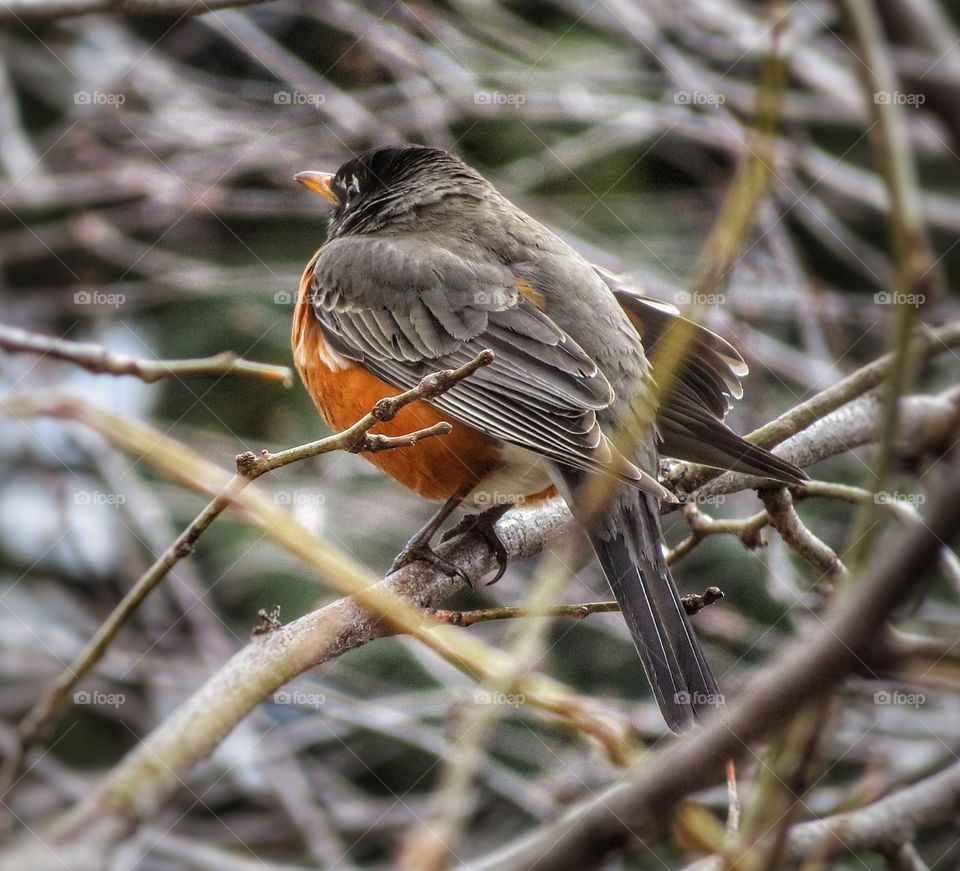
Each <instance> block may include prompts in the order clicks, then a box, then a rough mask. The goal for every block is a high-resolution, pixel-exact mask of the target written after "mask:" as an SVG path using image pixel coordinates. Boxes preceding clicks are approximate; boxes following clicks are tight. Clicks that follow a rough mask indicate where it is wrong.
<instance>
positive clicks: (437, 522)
mask: <svg viewBox="0 0 960 871" xmlns="http://www.w3.org/2000/svg"><path fill="white" fill-rule="evenodd" d="M469 492H470V491H469V489H468V490H463V491H460V492H458V493H455V494H454V495H453V496H451V497H450V498H449V499H448V500H447V501H446V502H444V503H443V505H441V506H440V510H439V511H438V512H437V513H436V514H434V515H433V517H431V518H430V519H429V520H428V521H427V522H426V523H425V524H424V525H423V527H422V528H421V529H420V530H419V531H417V532H416V533H415V534H414V535H413V537H412V538H411V539H410V540H409V541H408V542H407V543H406V544H405V545H404V546H403V550H401V551H400V553H399V554H397V558H396V559H395V560H394V561H393V565H392V566H390V573H391V574H392V573H393V572H395V571H398V570H399V569H402V568H403V567H404V566H407V565H410V563H414V562H417V560H423V561H424V562H428V563H430V565H432V566H436V567H437V568H438V569H440V571H442V572H445V573H446V574H448V575H456V576H458V577H460V578H463V580H464V581H466V583H467V584H469V585H470V587H473V581H471V580H470V578H469V577H468V576H467V573H466V572H465V571H464V570H463V569H461V568H460V567H459V566H456V565H454V564H453V563H452V562H450V560H448V559H444V558H443V557H442V556H440V554H438V553H437V552H436V551H435V550H434V549H433V548H432V547H431V546H430V542H431V541H432V540H433V537H434V536H435V535H436V534H437V531H438V530H439V529H440V527H441V526H443V523H444V521H445V520H446V519H447V518H448V517H449V516H450V515H451V514H453V512H454V511H455V510H456V508H457V506H459V505H460V503H461V502H463V500H464V499H465V498H466V496H467V493H469Z"/></svg>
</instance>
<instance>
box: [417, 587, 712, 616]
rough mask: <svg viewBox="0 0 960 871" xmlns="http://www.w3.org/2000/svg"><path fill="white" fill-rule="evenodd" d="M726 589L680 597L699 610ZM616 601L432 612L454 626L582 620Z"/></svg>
mask: <svg viewBox="0 0 960 871" xmlns="http://www.w3.org/2000/svg"><path fill="white" fill-rule="evenodd" d="M722 598H723V592H722V590H721V589H720V588H719V587H707V589H706V590H704V591H703V593H701V594H698V593H688V594H687V595H686V596H682V597H681V601H682V602H683V607H684V609H685V610H686V612H687V613H688V614H691V615H693V614H699V613H700V612H701V611H702V610H703V609H704V608H706V607H707V606H708V605H712V604H713V603H714V602H719V601H720V600H721V599H722ZM619 610H620V606H619V605H618V604H617V603H616V602H583V603H582V604H580V605H554V606H553V607H550V608H519V607H512V606H509V605H503V606H501V607H499V608H479V609H477V610H475V611H444V610H441V609H434V610H432V611H431V612H430V613H431V614H432V615H433V616H434V617H435V618H436V619H437V620H440V621H441V622H443V623H450V624H451V625H453V626H473V625H474V624H475V623H489V622H490V621H492V620H516V619H521V618H525V617H572V618H573V619H574V620H582V619H583V618H584V617H589V616H590V615H591V614H606V613H609V612H610V611H619Z"/></svg>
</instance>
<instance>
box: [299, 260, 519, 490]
mask: <svg viewBox="0 0 960 871" xmlns="http://www.w3.org/2000/svg"><path fill="white" fill-rule="evenodd" d="M312 271H313V261H311V262H310V264H309V265H308V266H307V271H306V272H305V273H304V279H303V280H302V281H301V286H300V298H299V299H298V300H297V306H296V311H295V312H294V317H293V333H292V336H291V339H292V344H293V358H294V362H295V364H296V367H297V370H298V371H299V373H300V377H301V378H302V379H303V383H304V385H305V386H306V388H307V391H308V392H309V393H310V396H311V397H313V401H314V403H315V404H316V406H317V409H318V411H319V412H320V415H321V416H322V417H323V419H324V420H325V421H326V422H327V425H328V426H329V427H330V428H331V429H333V430H335V431H338V430H342V429H346V428H347V427H348V426H351V425H352V424H354V423H356V422H357V421H358V420H359V419H360V418H361V417H363V416H364V415H365V414H367V413H368V412H369V411H370V409H372V408H373V406H374V405H375V404H376V402H377V400H379V399H383V398H384V397H385V396H395V395H396V394H397V393H398V392H399V391H398V390H397V389H396V388H395V387H393V386H391V385H390V384H386V383H385V382H383V381H381V380H380V379H378V378H376V377H375V376H373V375H371V374H370V373H369V372H367V370H366V369H364V368H363V367H362V366H360V365H358V364H356V363H353V362H351V361H342V360H341V361H337V359H336V357H337V355H335V354H333V353H331V351H330V350H329V349H328V348H327V347H326V343H325V342H324V339H323V333H322V332H321V331H320V328H319V326H318V325H317V322H316V319H315V317H314V314H313V310H312V308H311V307H310V305H309V302H308V301H307V299H306V294H307V292H308V290H309V276H310V275H311V274H312ZM440 421H447V422H449V423H451V424H452V425H453V431H452V432H451V433H449V435H445V436H437V437H435V438H430V439H426V440H424V441H422V442H420V443H419V444H417V445H414V446H413V447H409V448H396V449H394V450H389V451H381V452H379V453H375V454H363V456H364V458H365V459H367V460H368V461H369V462H371V463H373V464H374V465H375V466H377V467H378V468H379V469H381V470H382V471H384V472H386V473H387V474H388V475H390V477H391V478H394V479H396V480H397V481H399V482H400V483H401V484H403V485H404V486H406V487H409V488H410V489H411V490H414V491H416V492H417V493H419V494H420V495H421V496H423V497H424V498H425V499H433V500H438V501H440V500H446V499H449V498H450V497H451V496H453V495H454V494H455V493H457V492H459V491H460V490H461V489H463V488H465V487H468V486H469V487H473V486H475V485H476V484H478V483H479V482H480V481H481V480H483V478H484V477H485V476H486V475H487V474H488V473H489V472H490V471H491V470H492V469H493V468H494V466H496V464H497V460H498V457H499V454H500V448H499V446H498V444H497V442H496V440H495V439H492V438H491V437H490V436H487V435H484V434H483V433H481V432H479V431H478V430H475V429H473V428H472V427H469V426H466V425H465V424H462V423H459V422H457V421H456V420H454V419H452V418H450V417H448V416H447V415H445V414H443V413H442V412H441V411H438V410H437V409H436V408H434V407H433V406H431V405H428V404H427V403H426V402H415V403H412V404H411V405H408V406H407V407H406V408H403V409H401V411H400V412H399V413H398V414H397V416H396V417H395V418H394V419H393V420H390V421H386V422H384V423H380V424H377V426H375V427H374V428H373V429H372V430H371V432H375V433H383V434H384V435H390V436H397V435H406V434H407V433H411V432H413V431H414V430H418V429H423V428H425V427H428V426H433V425H434V424H436V423H439V422H440Z"/></svg>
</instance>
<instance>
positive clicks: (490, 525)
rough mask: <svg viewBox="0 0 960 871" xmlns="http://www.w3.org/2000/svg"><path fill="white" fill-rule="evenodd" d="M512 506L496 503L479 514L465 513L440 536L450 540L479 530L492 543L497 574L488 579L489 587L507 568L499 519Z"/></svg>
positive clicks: (444, 539)
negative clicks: (498, 532) (498, 525)
mask: <svg viewBox="0 0 960 871" xmlns="http://www.w3.org/2000/svg"><path fill="white" fill-rule="evenodd" d="M512 507H513V506H511V505H509V504H507V505H495V506H494V507H493V508H488V509H487V510H486V511H481V512H480V513H479V514H465V515H464V516H463V518H462V519H461V520H460V522H459V523H458V524H457V525H456V526H454V527H453V529H448V530H447V531H446V532H445V533H444V534H443V535H442V536H440V541H449V540H450V539H451V538H453V537H454V536H455V535H460V534H461V533H463V532H479V533H480V535H482V536H483V539H484V541H486V543H487V544H488V545H490V549H491V550H492V551H493V552H494V554H495V555H496V557H497V574H496V576H495V577H494V579H493V580H492V581H487V586H488V587H489V586H490V584H495V583H496V582H497V581H499V580H500V578H502V577H503V573H504V572H505V571H506V570H507V549H506V547H504V545H503V542H502V541H501V540H500V536H499V535H498V534H497V521H498V520H499V519H500V518H501V517H503V515H504V514H506V513H507V511H509V510H510V508H512Z"/></svg>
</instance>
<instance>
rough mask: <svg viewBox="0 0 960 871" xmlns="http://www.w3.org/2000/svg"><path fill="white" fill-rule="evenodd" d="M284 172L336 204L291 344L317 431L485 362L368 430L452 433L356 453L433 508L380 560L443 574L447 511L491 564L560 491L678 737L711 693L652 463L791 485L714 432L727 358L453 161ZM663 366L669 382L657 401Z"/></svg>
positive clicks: (395, 152) (726, 392)
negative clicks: (505, 534) (461, 512)
mask: <svg viewBox="0 0 960 871" xmlns="http://www.w3.org/2000/svg"><path fill="white" fill-rule="evenodd" d="M296 179H297V181H299V182H300V183H302V184H303V185H304V186H305V187H307V188H308V189H310V190H311V191H313V192H315V193H317V194H319V195H320V196H322V197H324V198H325V199H327V200H329V201H330V203H332V204H333V206H334V207H335V208H334V212H333V215H332V217H331V218H330V222H329V227H328V231H327V240H326V242H325V243H324V245H323V247H321V248H320V250H319V251H318V252H317V253H316V254H315V255H314V256H313V258H312V259H311V260H310V262H309V263H308V264H307V268H306V270H305V271H304V273H303V278H302V280H301V283H300V293H299V297H298V305H297V307H296V313H295V316H294V323H293V333H292V342H293V352H294V360H295V363H296V366H297V369H298V370H299V372H300V375H301V378H302V379H303V382H304V384H305V385H306V387H307V390H308V391H309V392H310V395H311V396H312V397H313V400H314V402H315V403H316V406H317V408H318V410H319V412H320V414H321V415H322V417H323V418H324V420H325V421H326V422H327V424H328V425H329V426H330V427H331V428H332V429H334V430H340V429H343V428H345V427H348V426H350V425H351V424H353V423H354V422H355V421H356V420H357V419H359V418H360V417H362V416H363V415H364V414H366V413H367V412H368V411H369V410H370V408H371V407H372V406H373V405H374V403H375V402H376V401H377V400H379V399H381V398H383V397H385V396H391V395H394V394H396V393H397V392H398V391H399V390H405V389H409V388H411V387H414V386H415V385H416V384H417V383H418V382H419V381H420V380H421V379H422V378H423V377H424V376H425V375H428V374H429V373H431V372H435V371H437V370H440V369H450V368H456V367H458V366H460V365H462V364H464V363H466V362H468V361H469V360H471V359H473V358H474V357H475V356H476V355H477V354H478V353H479V352H480V351H482V350H485V349H491V350H493V352H494V355H495V357H494V362H493V363H492V365H490V366H487V367H485V368H481V369H480V370H478V371H477V372H476V373H475V374H474V375H473V376H471V377H470V378H468V379H466V380H464V381H462V382H461V383H459V384H457V385H456V386H455V387H454V388H453V389H452V390H450V391H449V392H447V393H446V394H444V395H442V396H439V397H437V398H436V399H432V400H430V401H429V402H426V401H421V402H417V403H414V404H412V405H410V406H407V407H406V408H405V409H403V410H402V411H401V412H400V414H398V415H397V417H396V418H395V419H393V420H391V421H389V422H385V423H383V424H381V425H379V426H378V427H376V429H375V430H374V431H376V432H382V433H384V434H387V435H401V434H404V433H408V432H411V431H413V430H416V429H421V428H424V427H428V426H432V425H434V424H436V423H438V422H441V421H447V422H449V423H451V424H453V430H452V432H451V433H450V434H449V435H447V436H444V437H443V438H436V439H429V440H426V441H423V442H421V443H419V444H418V445H417V446H416V447H415V448H410V449H403V450H393V451H386V452H381V453H374V454H366V455H365V456H366V458H367V459H368V460H369V461H370V462H372V463H373V464H374V465H376V466H378V467H379V468H380V469H382V470H383V471H384V472H386V473H387V474H388V475H390V476H391V477H392V478H394V479H396V480H397V481H399V482H400V483H401V484H404V485H405V486H407V487H409V488H411V489H412V490H414V491H416V492H417V493H419V494H420V495H421V496H423V497H425V498H427V499H431V500H437V501H442V502H443V503H444V504H443V507H442V508H441V509H440V511H439V512H438V513H437V515H436V516H435V517H434V518H433V519H432V520H431V522H430V523H428V524H427V525H426V526H425V527H424V528H423V529H422V530H420V532H419V533H417V535H415V536H414V537H413V538H412V539H411V541H410V543H408V545H407V546H406V548H404V551H403V552H402V553H401V554H400V556H399V557H398V558H397V561H396V562H395V564H394V566H395V567H398V566H399V565H403V564H406V563H407V562H410V561H411V560H415V559H428V560H430V561H432V562H434V563H436V564H438V565H440V566H441V567H443V568H445V569H446V570H449V571H457V569H456V567H454V566H450V565H449V564H447V563H445V562H444V561H443V560H442V559H440V557H438V556H437V555H436V554H435V553H434V552H433V550H432V549H431V547H430V540H431V538H432V536H433V535H434V533H436V532H437V531H438V530H439V529H440V527H441V526H442V524H443V522H444V521H445V520H446V519H447V517H449V516H450V514H452V513H453V511H454V510H455V509H456V508H458V507H459V508H461V509H465V510H467V511H468V512H472V513H469V514H468V515H467V518H466V525H473V526H475V527H477V528H478V529H480V530H481V531H482V532H484V534H486V535H488V537H489V538H490V539H491V543H492V544H493V545H494V547H495V548H496V550H497V553H498V556H499V557H500V559H501V569H500V573H502V571H503V566H504V564H505V553H504V551H503V549H502V545H499V542H498V540H497V539H496V538H495V536H494V535H493V534H492V529H493V522H494V521H495V520H496V519H497V518H498V517H499V516H500V515H502V514H503V513H504V511H505V510H506V509H507V508H509V507H510V506H512V505H520V504H526V505H529V504H533V503H536V502H538V501H541V500H544V499H548V498H551V497H553V496H555V495H557V493H559V494H560V495H562V497H563V498H564V499H565V500H566V502H567V504H568V505H569V506H570V509H571V511H572V513H573V515H574V516H575V517H576V518H577V519H578V521H579V522H580V524H581V525H582V526H583V527H584V529H585V531H586V532H587V535H588V536H589V538H590V541H591V542H592V545H593V548H594V550H595V551H596V554H597V556H598V558H599V561H600V564H601V566H602V568H603V571H604V574H605V575H606V578H607V580H608V582H609V584H610V587H611V589H612V591H613V593H614V596H615V597H616V599H617V602H618V603H619V605H620V608H621V611H622V613H623V616H624V619H625V620H626V623H627V626H628V627H629V629H630V633H631V635H632V637H633V641H634V644H635V645H636V648H637V651H638V653H639V655H640V659H641V661H642V663H643V667H644V670H645V672H646V675H647V678H648V680H649V682H650V684H651V686H652V688H653V692H654V695H655V697H656V700H657V703H658V705H659V707H660V710H661V712H662V713H663V716H664V719H665V720H666V722H667V725H668V726H669V727H670V728H671V729H672V730H674V731H682V730H684V729H685V728H687V727H689V726H690V725H691V724H692V723H693V721H694V719H695V718H698V717H699V716H700V715H702V714H703V713H704V712H705V711H706V710H708V709H709V708H710V707H712V706H714V705H717V704H718V703H719V702H720V700H721V698H722V697H721V696H720V693H719V690H718V688H717V683H716V680H715V679H714V676H713V674H712V672H711V670H710V666H709V665H708V664H707V661H706V659H705V657H704V654H703V651H702V650H701V648H700V644H699V643H698V641H697V638H696V636H695V635H694V633H693V629H692V627H691V624H690V621H689V619H688V617H687V615H686V614H685V612H684V609H683V606H682V604H681V601H680V596H679V594H678V592H677V588H676V586H675V584H674V582H673V579H672V577H671V575H670V571H669V569H668V568H667V564H666V561H665V559H664V556H663V551H662V547H661V538H662V533H661V530H660V520H659V502H660V500H669V501H676V499H675V497H674V496H673V495H672V494H671V493H670V492H669V491H668V490H667V489H666V488H664V487H663V486H662V485H661V484H660V483H659V482H658V481H657V478H656V474H657V468H658V454H659V452H663V453H665V454H667V455H669V456H673V457H677V458H679V459H685V460H691V461H694V462H698V463H704V464H707V465H710V466H714V467H718V468H723V469H733V470H736V471H742V472H747V473H751V474H755V475H760V476H762V477H765V478H768V479H771V480H773V481H778V482H783V483H797V482H799V481H801V480H803V479H804V478H805V476H804V474H803V472H802V471H800V470H799V469H797V468H796V467H794V466H792V465H791V464H789V463H787V462H786V461H784V460H782V459H780V458H778V457H776V456H774V455H773V454H771V453H769V452H767V451H764V450H762V449H760V448H758V447H756V446H754V445H751V444H750V443H748V442H746V441H744V440H743V439H742V438H740V436H738V435H736V434H735V433H734V432H733V431H732V430H731V429H730V428H729V427H727V426H726V425H725V424H724V422H723V418H724V415H725V414H726V412H727V410H728V408H729V405H730V402H731V399H732V398H739V397H740V396H741V395H742V390H741V386H740V381H739V379H740V377H742V376H743V375H745V374H746V371H747V367H746V365H745V364H744V361H743V359H742V357H741V356H740V355H739V354H738V353H737V351H736V350H735V349H734V348H733V347H732V346H731V345H730V344H728V343H727V342H726V341H725V340H724V339H722V338H720V337H719V336H717V335H715V334H714V333H712V332H710V331H709V330H706V329H704V328H702V327H700V326H698V325H695V324H693V323H692V322H690V321H685V320H684V319H682V318H681V317H680V315H679V313H678V312H677V311H676V309H674V308H673V307H671V306H666V305H664V304H663V303H661V302H659V301H656V300H653V299H651V298H649V297H645V296H641V295H639V294H637V293H636V292H634V291H633V290H631V289H630V288H629V287H627V286H625V285H624V284H622V283H621V282H620V281H618V280H617V278H616V277H615V276H613V275H612V274H610V273H608V272H606V271H605V270H603V269H601V268H599V267H597V266H594V265H593V264H591V263H590V262H588V261H587V260H585V259H584V258H583V257H582V256H581V255H580V254H578V253H577V252H576V251H575V250H574V249H573V248H571V247H570V246H569V245H568V244H566V243H565V242H563V241H562V240H561V239H559V238H558V237H557V236H556V235H554V234H553V233H552V232H550V231H549V230H548V229H547V228H546V227H544V226H543V225H542V224H540V223H538V222H537V221H535V220H534V219H533V218H531V217H530V216H529V215H527V214H525V213H524V212H523V211H521V210H520V209H518V208H517V207H516V206H514V205H513V204H512V203H510V202H509V201H508V200H507V199H506V198H504V197H503V196H502V195H501V194H500V193H498V192H497V191H496V190H495V189H494V187H493V186H492V185H491V184H490V183H489V182H488V181H487V180H486V179H484V178H483V176H481V175H480V174H479V173H478V172H476V171H475V170H474V169H471V168H470V167H469V166H467V165H465V164H464V163H463V162H461V161H460V160H459V159H458V158H457V157H455V156H454V155H452V154H450V153H448V152H446V151H442V150H440V149H436V148H427V147H423V146H419V145H399V146H391V147H380V148H375V149H372V150H370V151H367V152H365V153H363V154H361V155H359V156H358V157H355V158H354V159H352V160H350V161H348V162H347V163H345V164H344V165H343V166H342V167H340V169H339V170H337V172H336V173H326V172H312V171H311V172H301V173H299V174H298V175H297V176H296ZM681 323H682V324H684V325H685V326H686V327H687V328H688V332H687V334H686V335H687V342H688V344H687V353H686V354H685V355H684V356H683V359H682V360H681V361H680V363H679V365H673V366H670V365H665V364H662V363H660V362H659V361H660V356H658V354H657V350H658V347H666V345H667V344H668V342H666V341H665V336H667V334H668V331H669V330H670V329H671V328H672V327H673V326H675V325H677V324H681ZM661 356H664V357H666V358H668V359H674V361H675V356H674V358H671V357H670V355H669V354H666V355H661ZM650 359H653V360H656V361H658V366H661V367H662V372H661V371H660V370H658V369H655V368H653V367H652V366H651V362H650ZM658 373H659V374H660V375H661V377H662V380H664V381H667V382H669V383H668V384H661V385H659V396H658V383H657V381H658ZM597 482H602V483H603V486H602V487H598V486H596V485H597ZM598 493H601V494H602V497H598V495H597V494H598ZM591 494H592V495H591ZM477 512H480V513H477ZM459 528H463V524H462V525H461V527H459ZM498 577H499V575H498Z"/></svg>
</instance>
